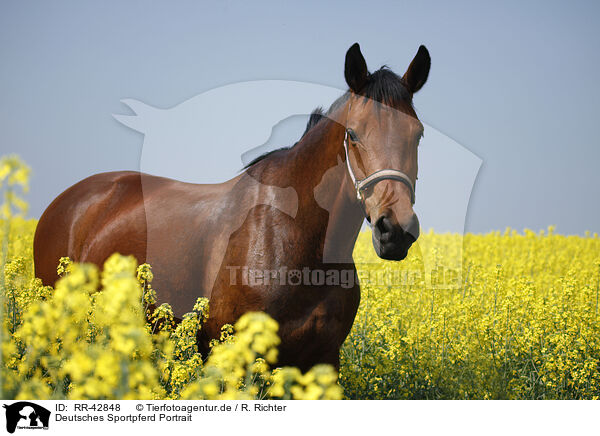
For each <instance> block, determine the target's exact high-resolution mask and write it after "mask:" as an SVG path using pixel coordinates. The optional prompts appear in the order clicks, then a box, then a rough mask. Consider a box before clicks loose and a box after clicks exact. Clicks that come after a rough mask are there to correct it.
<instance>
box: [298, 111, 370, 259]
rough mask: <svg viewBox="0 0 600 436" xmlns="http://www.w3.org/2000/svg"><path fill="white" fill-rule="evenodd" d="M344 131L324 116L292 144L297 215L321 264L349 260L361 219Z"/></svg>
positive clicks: (340, 126)
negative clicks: (297, 198)
mask: <svg viewBox="0 0 600 436" xmlns="http://www.w3.org/2000/svg"><path fill="white" fill-rule="evenodd" d="M334 119H335V118H334ZM344 132H345V128H344V124H342V123H338V122H336V121H333V120H331V119H324V120H322V121H321V122H320V123H319V124H318V125H317V126H315V127H314V128H313V129H312V130H311V131H310V132H309V133H308V134H307V135H305V137H304V138H302V140H301V141H300V142H299V143H298V144H297V146H296V147H294V149H295V153H294V155H293V166H294V169H295V171H294V173H295V178H296V180H298V181H299V183H297V189H296V191H297V193H298V197H299V210H298V218H299V219H300V220H301V222H302V228H303V231H304V232H306V233H307V235H311V236H312V238H313V239H312V240H313V241H318V242H316V243H317V244H318V245H319V246H320V249H318V250H317V252H318V253H320V255H321V257H322V259H321V260H322V261H323V262H325V263H351V262H352V251H353V248H354V243H355V242H356V238H357V236H358V232H359V231H360V227H361V225H362V222H363V219H364V215H363V212H362V210H361V207H360V205H359V204H358V202H357V200H356V197H355V194H354V187H353V185H352V182H351V180H350V177H349V174H348V169H347V167H346V162H345V152H344V146H343V141H344ZM315 203H316V204H315Z"/></svg>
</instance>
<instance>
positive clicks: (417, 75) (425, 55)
mask: <svg viewBox="0 0 600 436" xmlns="http://www.w3.org/2000/svg"><path fill="white" fill-rule="evenodd" d="M430 68H431V57H430V56H429V51H428V50H427V48H425V46H424V45H422V46H421V47H419V51H417V54H416V55H415V58H414V59H413V60H412V62H411V63H410V65H409V66H408V70H406V73H404V77H402V78H403V79H404V82H405V83H406V86H407V87H408V90H409V91H410V92H412V93H413V94H414V93H415V92H417V91H418V90H419V89H421V88H422V87H423V85H425V82H427V77H428V76H429V69H430Z"/></svg>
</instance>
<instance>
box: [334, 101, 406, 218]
mask: <svg viewBox="0 0 600 436" xmlns="http://www.w3.org/2000/svg"><path fill="white" fill-rule="evenodd" d="M348 112H350V111H348ZM344 151H345V152H346V166H347V167H348V173H349V174H350V179H352V183H353V184H354V189H355V190H356V198H357V199H358V201H360V202H361V203H364V198H363V195H362V193H363V191H364V190H365V189H367V188H368V187H369V186H372V185H375V184H377V183H379V182H381V181H382V180H398V181H399V182H402V183H404V184H405V185H406V186H407V187H408V190H409V191H410V202H411V204H415V187H414V186H413V184H412V182H411V181H410V179H409V178H408V176H407V175H406V174H404V173H403V172H402V171H399V170H394V169H389V168H386V169H383V170H379V171H375V172H374V173H372V174H371V175H369V176H367V177H365V178H364V179H362V180H357V179H356V176H355V175H354V171H352V165H350V153H349V152H348V129H346V133H345V134H344ZM363 209H364V208H363ZM365 214H366V213H365Z"/></svg>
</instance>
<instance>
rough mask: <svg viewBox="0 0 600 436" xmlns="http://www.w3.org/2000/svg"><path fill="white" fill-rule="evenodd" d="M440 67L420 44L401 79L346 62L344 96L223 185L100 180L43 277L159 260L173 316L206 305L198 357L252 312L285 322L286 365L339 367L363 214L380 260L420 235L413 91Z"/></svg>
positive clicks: (62, 235)
mask: <svg viewBox="0 0 600 436" xmlns="http://www.w3.org/2000/svg"><path fill="white" fill-rule="evenodd" d="M430 65H431V58H430V56H429V52H428V51H427V49H426V48H425V47H424V46H421V47H419V49H418V51H417V54H416V56H415V57H414V59H413V60H412V62H411V63H410V65H409V67H408V69H407V71H406V73H405V74H404V75H403V76H402V77H400V76H398V75H396V74H395V73H394V72H392V71H391V70H390V69H389V68H387V67H385V66H384V67H382V68H381V69H379V70H377V71H375V72H373V73H369V71H368V69H367V64H366V62H365V59H364V57H363V55H362V53H361V51H360V47H359V45H358V44H354V45H352V46H351V47H350V49H349V50H348V51H347V53H346V58H345V70H344V75H345V79H346V82H347V84H348V86H349V89H348V91H347V92H346V93H344V94H343V95H342V96H341V97H340V98H339V99H338V100H336V101H335V102H334V103H333V104H332V106H331V107H330V109H329V110H328V111H327V112H323V111H322V110H321V109H317V110H315V111H314V112H313V114H312V115H311V117H310V120H309V123H308V125H307V128H306V131H305V133H304V134H303V136H302V137H301V139H300V140H299V141H298V142H297V143H296V144H294V145H293V146H291V147H288V148H285V149H280V150H276V151H273V152H269V153H267V154H265V155H263V156H261V157H259V158H257V159H255V160H254V161H253V162H251V163H250V164H249V165H247V166H246V167H245V168H244V170H243V172H241V173H240V174H239V175H238V176H237V177H235V178H233V179H231V180H229V181H227V182H225V183H222V184H215V185H200V184H190V183H183V182H179V181H176V180H171V179H166V178H161V177H156V176H152V175H147V174H143V173H139V172H133V171H118V172H109V173H102V174H96V175H93V176H91V177H89V178H87V179H85V180H83V181H80V182H78V183H77V184H75V185H73V186H72V187H70V188H68V189H67V190H66V191H64V192H63V193H62V194H60V195H59V196H58V197H57V198H56V199H55V200H54V201H53V202H52V203H51V204H50V206H48V208H47V209H46V210H45V212H44V213H43V215H42V217H41V218H40V220H39V223H38V226H37V229H36V233H35V238H34V262H35V272H36V275H37V276H38V277H40V278H41V279H42V281H43V283H44V284H46V285H53V284H54V282H55V281H56V280H57V278H58V277H57V273H56V266H57V264H58V261H59V258H60V257H61V256H69V257H70V258H71V259H72V260H74V261H77V262H92V263H94V264H96V265H99V266H101V265H102V264H103V262H104V261H105V260H106V259H107V258H108V256H110V255H111V254H112V253H115V252H119V253H121V254H131V255H133V256H135V257H136V259H137V260H138V262H140V263H142V262H148V263H150V264H151V265H152V268H153V272H154V277H155V280H154V282H153V287H154V288H155V289H156V290H157V294H158V303H160V302H168V303H169V304H170V305H171V306H172V308H173V311H174V313H175V315H176V316H177V317H180V316H181V314H183V313H185V312H187V311H190V310H192V307H193V305H194V302H195V301H196V299H197V298H198V297H200V296H205V297H208V298H209V301H210V304H209V307H210V317H209V319H208V321H207V323H206V325H205V326H203V328H202V330H201V333H200V335H199V347H200V350H201V352H202V353H203V354H206V353H207V352H208V350H209V348H208V343H209V341H210V339H211V338H218V337H219V334H220V328H221V326H222V325H224V324H226V323H230V324H233V323H234V322H235V321H236V320H237V319H238V318H239V317H240V316H241V315H242V314H244V313H246V312H249V311H263V312H266V313H268V314H269V315H270V316H271V317H273V318H274V319H275V320H276V321H277V322H278V323H279V335H280V338H281V345H280V347H279V358H278V365H281V366H283V365H293V366H297V367H299V368H300V369H301V370H303V371H306V370H308V369H310V368H311V367H312V366H313V365H315V364H317V363H329V364H332V365H334V366H335V367H336V368H339V349H340V347H341V345H342V343H343V341H344V340H345V338H346V336H347V335H348V333H349V331H350V328H351V326H352V323H353V321H354V317H355V315H356V312H357V309H358V305H359V301H360V287H359V283H358V280H352V279H353V278H355V277H356V267H355V265H354V263H353V260H352V251H353V248H354V243H355V241H356V238H357V236H358V233H359V231H360V228H361V225H362V223H363V221H364V219H365V217H366V219H367V220H368V221H369V223H371V224H372V227H373V232H372V235H373V236H372V240H373V245H374V248H375V250H376V252H377V254H378V255H379V257H381V258H383V259H388V260H402V259H404V258H405V257H406V255H407V253H408V249H409V248H410V246H411V244H412V243H413V242H415V240H416V239H417V238H418V236H419V221H418V219H417V217H416V215H415V213H414V211H413V204H414V200H415V198H414V197H415V190H414V186H415V182H416V179H417V146H418V144H419V140H420V138H421V136H422V134H423V125H422V124H421V122H420V121H419V119H418V117H417V114H416V113H415V110H414V108H413V104H412V98H413V94H414V93H415V92H417V91H418V90H419V89H421V87H422V86H423V85H424V84H425V82H426V80H427V77H428V75H429V69H430Z"/></svg>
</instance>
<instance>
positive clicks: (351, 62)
mask: <svg viewBox="0 0 600 436" xmlns="http://www.w3.org/2000/svg"><path fill="white" fill-rule="evenodd" d="M344 76H345V77H346V83H347V84H348V86H349V87H350V89H351V90H352V91H354V92H359V91H360V90H361V89H362V87H363V86H364V85H365V83H367V77H368V76H369V70H367V62H366V61H365V58H364V57H363V55H362V53H361V52H360V46H359V45H358V42H355V43H354V44H352V47H350V48H349V49H348V51H347V52H346V64H345V67H344Z"/></svg>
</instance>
